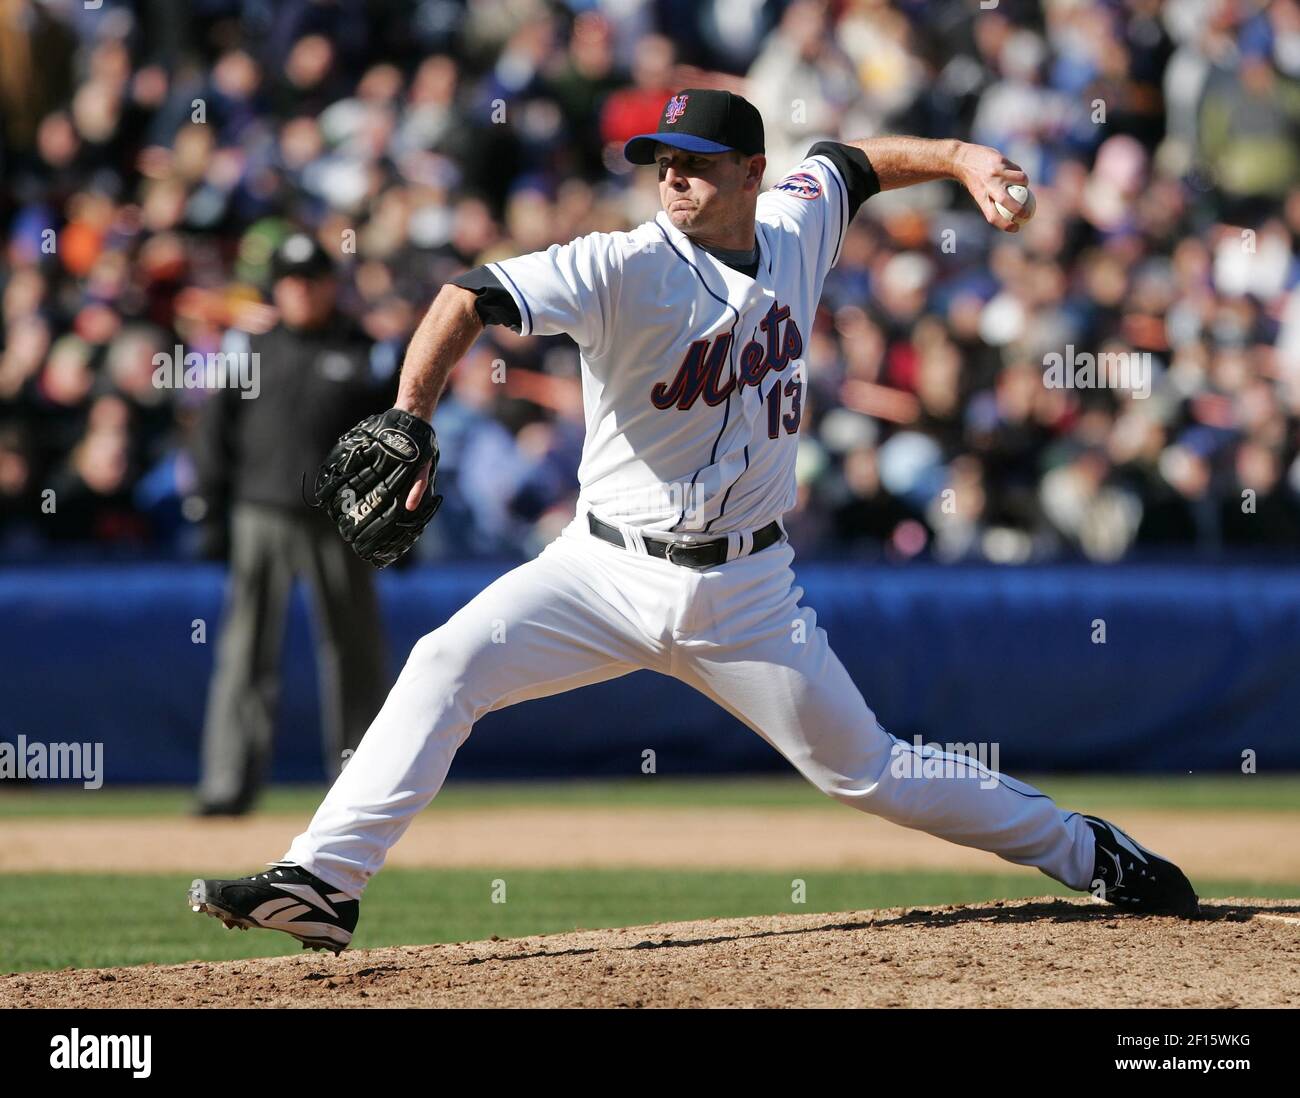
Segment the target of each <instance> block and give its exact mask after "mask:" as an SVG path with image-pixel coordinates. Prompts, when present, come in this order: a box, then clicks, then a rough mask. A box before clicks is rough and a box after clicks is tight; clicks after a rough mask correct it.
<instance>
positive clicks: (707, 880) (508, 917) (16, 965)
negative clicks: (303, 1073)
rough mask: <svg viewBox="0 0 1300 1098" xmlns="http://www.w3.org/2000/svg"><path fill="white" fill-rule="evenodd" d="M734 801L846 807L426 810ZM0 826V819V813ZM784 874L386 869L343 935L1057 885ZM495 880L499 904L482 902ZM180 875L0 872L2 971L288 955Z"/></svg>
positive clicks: (1283, 793) (361, 938)
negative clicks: (188, 898) (217, 910)
mask: <svg viewBox="0 0 1300 1098" xmlns="http://www.w3.org/2000/svg"><path fill="white" fill-rule="evenodd" d="M1035 784H1037V785H1039V787H1040V788H1042V789H1044V790H1045V791H1047V792H1049V793H1051V794H1052V795H1053V796H1054V797H1056V798H1057V799H1058V801H1060V802H1061V803H1062V804H1066V805H1072V806H1078V807H1084V808H1087V809H1088V810H1096V811H1110V810H1115V809H1120V808H1130V809H1137V808H1163V809H1173V810H1186V811H1188V812H1195V813H1198V814H1199V813H1203V812H1231V811H1242V810H1260V811H1262V810H1269V811H1295V812H1300V776H1279V777H1261V776H1223V777H1196V776H1191V777H1186V778H1184V777H1178V778H1166V779H1152V778H1094V777H1089V778H1066V777H1051V778H1043V779H1039V780H1037V781H1036V782H1035ZM320 794H321V790H320V789H316V788H285V789H277V790H274V791H272V792H271V793H270V794H269V795H268V796H267V798H266V799H265V801H264V802H263V804H262V806H261V808H262V810H263V811H267V812H277V813H290V814H295V815H301V816H303V817H304V818H305V817H306V816H307V815H308V814H309V813H310V812H311V811H312V809H314V807H315V806H316V803H317V802H318V800H319V798H320ZM189 800H190V795H189V793H188V791H183V790H157V789H142V790H114V789H106V790H100V791H96V792H93V793H91V792H86V791H82V790H68V791H42V790H32V789H19V790H15V789H8V790H5V791H4V792H3V794H0V820H2V819H3V818H6V817H7V818H16V817H23V818H28V819H31V818H34V817H48V818H64V819H79V818H86V819H92V818H96V817H100V818H102V817H107V816H127V815H131V816H139V815H152V816H158V817H160V818H166V817H174V816H177V815H179V814H182V813H183V812H184V811H185V810H186V808H187V807H188V804H189ZM522 804H528V805H534V806H541V805H555V806H557V807H563V806H577V805H631V804H635V805H641V806H663V807H666V808H667V807H673V806H679V807H696V808H698V807H708V806H745V807H761V808H771V809H774V810H780V809H789V808H799V809H805V810H808V809H812V810H816V809H818V808H819V806H824V807H825V810H827V811H832V812H834V811H843V809H841V808H838V806H836V805H834V804H833V803H832V802H830V801H829V800H827V799H825V798H821V797H819V796H818V795H817V794H816V793H815V792H814V791H813V790H812V789H811V788H810V787H808V786H807V785H805V784H804V783H802V782H800V781H798V780H797V779H787V778H773V779H766V778H764V779H744V780H731V781H721V780H718V781H684V780H671V779H667V778H646V779H643V780H640V781H633V782H604V783H594V782H590V783H573V784H564V785H555V784H521V785H482V786H474V785H465V784H462V785H456V784H455V783H453V784H451V785H449V786H448V788H447V789H446V790H445V791H444V793H443V794H442V795H440V796H439V798H438V799H437V801H435V803H434V805H433V806H431V808H430V811H433V812H437V811H439V810H440V809H441V810H449V809H458V810H462V811H464V810H467V809H480V808H481V809H482V810H484V811H489V810H491V809H493V808H497V807H500V806H503V805H513V806H518V805H522ZM0 835H3V823H2V822H0ZM792 876H793V875H792V874H791V873H779V872H748V871H747V872H716V871H697V870H681V871H676V870H603V869H602V870H536V869H511V868H509V867H484V868H483V869H481V870H415V869H397V868H394V869H389V870H386V871H385V872H384V873H381V874H380V875H379V876H378V877H377V878H376V879H375V881H374V883H373V884H372V885H371V887H370V889H369V890H368V891H367V893H366V898H365V902H364V904H363V912H362V919H361V924H360V926H359V928H358V933H357V938H356V942H355V945H356V947H357V948H362V949H364V948H368V947H376V946H385V945H402V944H416V943H427V942H446V941H463V940H470V939H480V938H487V937H491V936H492V935H497V936H499V937H502V938H508V937H517V936H520V935H525V934H537V933H549V932H557V931H567V930H574V929H577V928H599V927H614V926H629V925H637V924H643V923H653V922H669V921H677V920H686V919H699V918H707V917H711V916H717V917H734V916H740V915H759V914H774V913H778V912H818V911H849V910H858V909H864V908H875V907H898V906H905V905H915V904H922V905H924V904H940V903H968V902H978V901H982V900H990V899H998V898H1014V897H1018V896H1032V895H1043V894H1057V895H1070V894H1071V893H1069V892H1068V890H1066V889H1064V888H1062V887H1061V886H1059V885H1057V884H1056V883H1055V882H1053V881H1051V880H1050V879H1049V878H1047V877H1045V876H1041V875H1030V874H1025V873H1006V874H1004V873H987V874H974V873H951V872H933V871H925V872H923V871H915V872H812V873H801V874H799V876H800V878H801V879H802V880H803V881H804V882H805V888H806V894H805V902H804V903H802V904H797V903H794V902H793V901H792V896H791V890H792ZM498 879H500V880H504V881H505V886H506V902H504V903H494V902H493V901H492V893H493V887H494V886H493V882H494V881H496V880H498ZM1197 883H1198V885H1199V886H1200V888H1201V891H1202V894H1203V895H1204V896H1232V895H1236V896H1260V897H1291V896H1297V895H1300V882H1296V883H1294V884H1292V885H1279V884H1265V883H1262V882H1253V881H1251V880H1249V879H1245V878H1243V879H1239V880H1218V881H1202V880H1198V882H1197ZM188 885H189V879H188V877H182V876H180V875H177V874H170V873H169V874H111V875H109V874H90V873H76V874H68V873H26V872H24V873H11V874H0V899H2V900H3V902H0V971H3V972H12V971H22V970H29V969H41V968H43V969H51V968H63V967H66V966H74V967H97V966H109V965H124V964H144V963H149V962H155V963H176V962H183V961H189V960H228V959H237V958H244V957H270V956H281V955H291V954H294V953H297V952H300V951H299V949H298V947H297V946H296V944H295V943H293V942H291V941H289V940H288V939H286V938H283V937H281V936H280V935H273V934H264V933H260V932H251V933H243V932H240V931H226V930H224V929H223V928H222V927H221V925H220V924H219V923H217V922H216V921H215V920H213V919H209V918H201V917H199V916H197V915H194V914H193V913H192V912H190V910H189V909H188V907H187V905H186V903H185V892H186V889H187V887H188Z"/></svg>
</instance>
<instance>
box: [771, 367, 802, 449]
mask: <svg viewBox="0 0 1300 1098" xmlns="http://www.w3.org/2000/svg"><path fill="white" fill-rule="evenodd" d="M802 375H803V371H802V369H798V370H796V371H795V374H794V376H793V377H791V378H788V379H787V380H786V382H785V383H784V384H782V383H781V382H780V381H779V380H778V381H777V383H776V384H775V385H773V386H772V388H771V389H769V390H768V393H767V437H768V438H777V437H778V436H779V435H780V434H781V428H782V427H784V428H785V433H786V434H787V435H793V434H794V433H795V432H796V431H798V430H799V420H800V418H801V417H802V416H803V376H802ZM787 398H788V399H789V401H790V410H789V411H788V412H784V414H783V412H782V410H783V408H784V407H785V401H786V399H787Z"/></svg>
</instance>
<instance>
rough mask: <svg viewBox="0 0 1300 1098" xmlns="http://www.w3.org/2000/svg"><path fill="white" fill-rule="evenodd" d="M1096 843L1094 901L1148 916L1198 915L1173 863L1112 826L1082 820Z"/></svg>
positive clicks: (1184, 880) (1190, 891)
mask: <svg viewBox="0 0 1300 1098" xmlns="http://www.w3.org/2000/svg"><path fill="white" fill-rule="evenodd" d="M1083 818H1084V819H1085V820H1086V821H1087V822H1088V826H1089V827H1091V828H1092V833H1093V836H1094V837H1095V838H1096V840H1097V861H1096V864H1095V865H1094V868H1093V871H1092V891H1093V895H1095V896H1097V897H1098V899H1101V900H1105V901H1106V902H1107V903H1111V904H1114V905H1115V906H1116V907H1122V908H1126V909H1128V910H1129V911H1139V912H1142V913H1144V914H1148V915H1181V916H1183V917H1184V918H1187V919H1192V918H1195V917H1196V916H1197V915H1199V914H1200V912H1201V908H1200V903H1199V902H1198V900H1197V898H1196V890H1195V889H1193V888H1192V882H1191V881H1189V880H1188V879H1187V878H1186V876H1184V874H1183V871H1182V870H1181V869H1179V868H1178V867H1177V866H1176V865H1174V863H1173V862H1168V861H1165V859H1164V858H1162V857H1160V856H1159V855H1158V854H1153V853H1151V851H1149V850H1148V849H1147V848H1146V847H1144V846H1142V845H1141V844H1140V843H1137V842H1135V841H1134V840H1133V839H1132V838H1131V837H1130V836H1128V835H1126V834H1125V833H1124V832H1123V831H1121V830H1120V829H1119V828H1118V827H1116V826H1115V825H1114V824H1113V823H1109V822H1107V821H1106V820H1103V819H1101V818H1100V817H1098V816H1084V817H1083Z"/></svg>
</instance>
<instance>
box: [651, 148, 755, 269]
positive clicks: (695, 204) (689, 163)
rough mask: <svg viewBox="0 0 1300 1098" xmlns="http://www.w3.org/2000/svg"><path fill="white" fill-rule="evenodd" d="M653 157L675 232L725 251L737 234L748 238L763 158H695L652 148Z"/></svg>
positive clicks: (714, 155) (726, 155) (725, 155)
mask: <svg viewBox="0 0 1300 1098" xmlns="http://www.w3.org/2000/svg"><path fill="white" fill-rule="evenodd" d="M655 154H656V163H657V164H658V166H659V201H660V203H661V204H662V206H663V208H664V212H665V213H666V214H667V215H668V219H669V220H670V221H671V222H672V223H673V224H674V225H675V226H676V227H677V228H678V229H680V230H681V231H682V232H684V233H685V234H686V235H687V236H698V237H701V238H705V239H706V240H707V242H709V243H718V244H719V245H721V246H723V247H725V246H726V239H727V238H728V237H729V236H730V235H731V234H732V233H734V232H735V231H737V230H746V229H747V230H748V231H749V233H750V236H751V238H752V234H753V220H754V203H755V201H756V200H757V197H758V186H759V184H760V182H761V181H762V177H763V168H762V163H763V158H762V157H761V156H734V155H733V154H731V153H693V152H688V151H687V150H685V149H673V148H670V147H669V146H667V145H659V146H656V149H655ZM756 162H757V163H756ZM751 243H752V239H751ZM744 246H745V244H743V243H742V244H741V245H740V247H744Z"/></svg>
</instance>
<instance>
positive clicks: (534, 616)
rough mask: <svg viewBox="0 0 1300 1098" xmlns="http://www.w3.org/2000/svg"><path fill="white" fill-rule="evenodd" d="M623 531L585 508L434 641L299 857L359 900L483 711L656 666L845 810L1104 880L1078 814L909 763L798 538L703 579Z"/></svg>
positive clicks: (426, 643) (418, 655) (1011, 787)
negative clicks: (842, 645) (871, 699)
mask: <svg viewBox="0 0 1300 1098" xmlns="http://www.w3.org/2000/svg"><path fill="white" fill-rule="evenodd" d="M624 532H625V536H626V537H627V540H628V545H629V548H628V549H620V548H618V547H617V546H614V545H611V544H609V543H607V542H604V541H602V540H600V539H599V538H596V537H594V536H592V535H591V534H590V533H589V532H588V530H587V524H586V515H585V513H584V512H582V511H580V512H579V515H578V517H577V518H576V519H575V520H574V521H573V522H572V523H571V524H570V525H569V526H568V527H566V528H565V530H564V532H563V533H562V534H561V535H560V536H559V537H558V538H556V539H555V541H553V542H552V543H551V544H550V545H548V546H547V547H546V548H545V549H544V550H543V551H542V553H541V554H540V555H539V556H538V557H537V558H536V559H534V560H531V561H529V562H528V563H526V564H523V565H520V566H519V567H518V568H515V569H514V570H512V571H510V572H508V573H507V574H505V575H504V576H502V577H500V578H499V579H497V580H496V581H495V582H493V583H492V584H490V585H489V586H488V587H486V588H485V589H484V590H483V591H482V592H481V593H480V594H479V595H477V596H476V597H475V598H474V599H473V600H471V601H470V602H469V603H468V604H467V605H466V606H465V607H464V608H462V609H461V610H460V611H458V612H457V613H456V614H454V615H453V616H452V617H451V618H450V619H449V620H448V621H447V623H446V624H445V625H443V626H441V627H440V628H438V629H435V630H434V631H433V632H432V633H430V634H428V635H427V636H425V637H423V638H421V639H420V640H419V641H417V642H416V644H415V646H414V648H413V649H412V650H411V655H410V657H409V658H408V660H407V662H406V666H405V667H404V668H403V670H402V673H401V675H400V676H399V678H398V680H397V682H396V683H395V684H394V686H393V689H392V691H391V692H390V693H389V695H388V699H387V701H385V703H384V706H383V708H382V709H381V710H380V712H379V715H378V716H377V717H376V718H375V720H374V723H373V724H371V726H370V728H369V730H368V731H367V732H366V734H365V737H364V738H363V739H362V741H361V745H360V747H359V748H357V751H356V754H355V755H354V756H353V757H352V758H351V760H350V761H349V763H348V765H347V767H346V768H345V769H344V770H343V772H342V774H341V775H340V776H339V778H338V779H337V780H336V781H335V783H334V785H333V786H332V787H331V789H330V790H329V793H328V794H327V795H326V797H325V800H324V801H323V802H322V803H321V806H320V808H319V809H317V811H316V815H315V816H314V817H313V818H312V821H311V824H310V825H309V826H308V828H307V830H306V831H305V832H303V833H302V834H301V835H299V836H298V837H297V838H296V839H295V840H294V841H293V844H292V846H291V847H290V848H289V851H288V853H287V854H286V855H285V858H284V860H286V861H290V862H295V863H297V864H298V865H301V866H303V867H304V868H305V869H307V870H309V871H310V872H312V873H315V874H316V875H317V876H318V877H320V878H321V879H322V880H324V881H325V882H327V883H328V884H330V885H333V886H334V887H336V888H338V889H340V890H341V891H343V892H345V893H347V894H348V895H349V896H353V897H358V898H359V897H360V895H361V892H362V890H363V889H364V888H365V886H366V883H367V882H368V881H369V880H370V878H371V877H372V876H373V875H374V874H375V872H376V871H377V870H378V869H379V868H380V867H381V866H382V865H383V864H384V858H385V857H386V855H387V852H388V849H389V847H391V846H392V845H393V844H394V843H396V842H397V841H398V839H400V838H401V837H402V833H403V832H404V831H405V830H406V828H407V825H408V824H409V823H410V822H411V820H412V819H413V818H414V817H415V815H416V813H417V812H419V811H420V810H421V809H422V808H424V807H425V806H426V805H427V804H428V803H429V801H430V800H432V799H433V797H434V795H435V794H436V793H437V792H438V790H439V789H440V788H441V787H442V783H443V782H444V780H445V779H446V777H447V771H448V769H449V768H450V766H451V760H452V757H453V756H454V755H455V753H456V749H457V748H458V747H459V746H460V745H461V744H462V743H464V742H465V739H466V738H467V737H468V736H469V734H470V729H471V728H473V726H474V723H475V721H477V720H478V719H479V718H480V717H481V716H483V714H485V713H490V712H492V711H494V710H497V709H502V708H504V707H505V706H508V705H514V704H515V703H517V702H522V701H527V700H529V699H530V698H541V697H547V696H549V695H551V694H558V693H561V692H563V691H565V690H572V689H574V688H575V687H579V686H586V685H588V684H590V683H595V682H602V681H604V680H606V679H613V678H617V677H618V676H620V675H626V674H627V673H628V672H630V671H636V670H638V669H641V668H650V669H652V670H655V671H659V672H662V673H663V674H666V675H672V676H674V677H676V678H678V679H681V680H682V681H683V682H686V683H689V684H690V685H691V686H693V687H695V688H696V689H697V690H700V691H702V692H703V693H704V694H706V695H708V696H709V697H710V698H712V699H713V700H714V701H716V702H717V703H718V704H719V705H721V706H722V707H723V708H724V709H726V710H727V711H728V712H730V713H732V714H733V715H735V716H736V718H737V719H739V720H741V721H743V722H744V723H745V724H747V725H748V726H749V727H750V728H752V729H753V730H754V731H755V732H757V733H758V734H759V735H760V736H762V737H763V738H764V739H765V740H767V742H768V743H770V744H771V745H772V746H773V747H775V748H776V749H777V750H778V751H780V752H781V754H783V755H784V756H785V757H786V758H787V759H789V760H790V762H791V763H792V764H793V765H794V767H795V768H796V769H797V770H798V771H799V772H800V773H801V774H802V775H803V776H804V777H805V778H807V779H808V780H809V781H810V782H812V784H813V785H815V786H816V787H817V788H818V789H820V790H822V792H824V793H826V794H828V795H829V796H831V797H834V798H835V799H836V800H838V801H841V802H842V803H844V804H847V805H851V806H852V807H854V808H857V809H860V810H861V811H863V812H871V813H874V814H875V815H877V816H882V817H884V818H885V819H887V820H892V821H893V822H894V823H897V824H901V825H902V826H904V827H911V828H917V829H919V830H921V831H927V832H929V833H930V834H932V835H938V836H939V837H941V838H944V839H948V840H949V841H951V842H954V843H960V844H961V845H963V846H971V847H977V848H979V849H982V850H988V851H991V852H992V853H994V854H997V855H999V856H1000V857H1002V858H1005V859H1006V860H1007V861H1010V862H1015V863H1017V864H1020V865H1032V866H1037V867H1038V868H1039V869H1041V870H1042V871H1043V872H1044V873H1046V874H1047V875H1048V876H1051V877H1054V878H1056V879H1057V880H1059V881H1062V882H1063V883H1064V884H1066V885H1067V886H1069V887H1070V888H1076V889H1085V888H1087V887H1088V884H1089V882H1090V880H1091V877H1092V872H1093V838H1092V832H1091V831H1090V830H1089V828H1088V826H1087V824H1086V823H1085V822H1084V820H1083V818H1082V817H1081V816H1080V815H1079V814H1078V813H1074V812H1071V813H1067V812H1064V811H1062V810H1061V809H1060V808H1058V807H1057V806H1056V805H1055V804H1054V803H1053V801H1052V800H1051V799H1050V798H1049V797H1047V796H1046V795H1045V794H1043V793H1040V792H1038V791H1037V790H1036V789H1033V788H1031V787H1030V786H1027V785H1025V784H1024V783H1022V782H1018V781H1015V780H1014V779H1012V778H1008V777H1006V776H1003V775H991V774H990V773H989V772H988V771H987V770H979V771H976V770H975V769H973V768H972V769H968V770H966V771H965V773H964V774H962V773H961V772H960V768H958V771H959V776H943V777H934V776H930V777H927V776H922V774H923V768H922V767H921V766H919V765H918V766H915V767H907V766H900V765H899V762H906V761H909V760H904V759H902V758H901V757H900V752H910V751H913V750H914V748H913V747H912V746H911V745H908V744H905V743H904V742H903V741H901V740H898V739H896V738H895V737H893V736H891V735H890V734H889V733H887V732H885V731H884V729H882V728H881V727H880V725H879V723H878V722H877V721H876V717H875V714H873V713H872V711H871V709H870V708H868V706H867V703H866V702H865V701H864V700H863V697H862V694H861V693H860V692H859V691H858V688H857V687H856V686H855V685H854V684H853V681H852V679H850V678H849V675H848V672H846V671H845V669H844V666H843V665H842V664H841V663H840V661H839V659H838V658H837V657H836V655H835V653H834V652H832V651H831V648H830V645H829V644H828V643H827V638H826V633H825V631H824V630H823V629H821V628H819V627H818V625H817V615H816V613H815V612H814V611H813V610H811V609H809V608H808V607H805V606H800V605H799V599H800V598H801V597H802V596H803V588H802V587H798V586H796V584H795V575H794V572H793V570H792V569H791V565H792V563H793V561H794V551H793V549H792V548H791V547H790V545H789V543H788V542H786V541H785V540H784V539H783V540H781V541H779V542H777V543H776V544H775V545H771V546H769V547H768V548H766V549H763V550H761V551H759V552H758V553H754V554H752V555H749V556H743V557H737V558H736V559H733V560H731V561H729V562H728V563H727V564H724V565H722V566H720V567H718V568H715V569H713V570H710V571H705V572H699V571H695V570H693V569H690V568H684V567H681V566H680V565H675V564H670V563H668V562H667V561H665V560H660V559H659V558H657V557H652V556H650V555H648V554H647V553H646V552H645V548H644V544H643V543H642V542H641V541H640V540H639V539H638V537H637V536H636V534H635V531H630V530H629V529H628V528H624ZM734 540H736V539H733V541H734ZM746 544H748V541H747V540H746ZM733 552H734V548H733ZM560 749H561V750H562V747H561V748H560ZM935 769H936V768H935V767H933V766H931V767H927V768H924V772H928V773H933V771H934V770H935Z"/></svg>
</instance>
